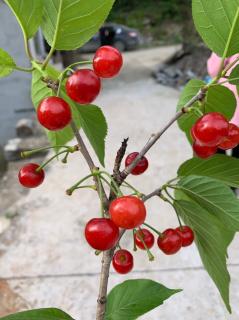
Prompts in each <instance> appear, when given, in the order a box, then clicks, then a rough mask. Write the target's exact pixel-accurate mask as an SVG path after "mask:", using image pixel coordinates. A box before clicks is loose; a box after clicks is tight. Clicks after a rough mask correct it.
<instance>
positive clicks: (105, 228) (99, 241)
mask: <svg viewBox="0 0 239 320" xmlns="http://www.w3.org/2000/svg"><path fill="white" fill-rule="evenodd" d="M85 238H86V240H87V242H88V243H89V245H90V246H91V247H92V248H94V249H96V250H101V251H104V250H109V249H111V248H113V247H114V246H115V245H116V243H117V241H118V239H119V228H118V227H117V226H116V225H115V224H114V222H113V221H112V220H110V219H106V218H94V219H91V220H90V221H89V222H88V223H87V224H86V226H85Z"/></svg>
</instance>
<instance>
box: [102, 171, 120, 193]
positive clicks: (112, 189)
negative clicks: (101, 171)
mask: <svg viewBox="0 0 239 320" xmlns="http://www.w3.org/2000/svg"><path fill="white" fill-rule="evenodd" d="M100 178H101V179H102V180H103V181H104V182H105V183H106V184H107V185H108V186H109V188H110V190H111V191H113V193H114V195H115V196H116V197H118V190H116V189H115V186H114V185H113V184H110V182H109V181H108V180H107V179H105V177H103V176H102V175H101V176H100Z"/></svg>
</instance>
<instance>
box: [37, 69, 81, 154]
mask: <svg viewBox="0 0 239 320" xmlns="http://www.w3.org/2000/svg"><path fill="white" fill-rule="evenodd" d="M59 74H60V73H59V72H58V71H57V70H56V69H54V68H53V67H52V66H48V67H47V68H46V70H45V71H44V72H43V73H42V72H41V71H40V70H38V69H35V70H34V71H33V75H32V101H33V104H34V106H35V109H36V110H37V108H38V105H39V103H40V102H41V100H42V99H44V98H46V97H49V96H52V95H54V93H53V92H52V90H51V89H49V88H48V87H47V86H46V83H44V82H43V81H42V80H41V78H42V77H43V76H44V77H50V78H51V79H53V80H56V79H57V77H58V76H59ZM62 97H63V99H64V98H65V97H66V94H65V93H64V92H62ZM66 100H67V99H66ZM68 102H69V101H68ZM71 108H72V109H71V110H72V115H73V118H74V120H75V122H76V125H77V127H78V128H79V129H80V127H81V125H80V119H79V115H78V112H77V110H76V106H75V105H74V104H73V105H72V104H71ZM45 131H46V133H47V136H48V139H49V141H50V143H51V145H53V146H56V145H65V144H66V143H67V142H69V141H71V140H72V139H73V138H74V133H73V131H72V129H71V127H70V126H67V127H66V128H64V129H63V130H59V131H48V130H45ZM58 150H59V149H58V148H56V151H58Z"/></svg>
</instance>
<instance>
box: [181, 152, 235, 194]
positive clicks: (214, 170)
mask: <svg viewBox="0 0 239 320" xmlns="http://www.w3.org/2000/svg"><path fill="white" fill-rule="evenodd" d="M178 175H179V176H180V177H183V176H190V175H198V176H205V177H209V178H213V179H217V180H219V181H221V182H223V183H225V184H227V185H229V186H232V187H236V188H239V160H238V159H236V158H234V157H229V156H226V155H223V154H217V155H215V156H213V157H210V158H208V159H199V158H192V159H190V160H187V161H186V162H184V163H183V164H182V165H181V166H180V168H179V170H178Z"/></svg>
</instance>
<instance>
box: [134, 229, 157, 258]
mask: <svg viewBox="0 0 239 320" xmlns="http://www.w3.org/2000/svg"><path fill="white" fill-rule="evenodd" d="M136 233H137V237H139V239H140V241H141V242H142V243H143V245H144V248H145V250H146V251H147V255H148V257H149V261H153V260H154V255H153V254H152V252H151V251H150V250H149V248H148V247H147V245H146V243H145V241H144V237H143V236H142V234H143V232H142V229H141V228H140V227H139V230H138V232H137V231H136Z"/></svg>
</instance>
